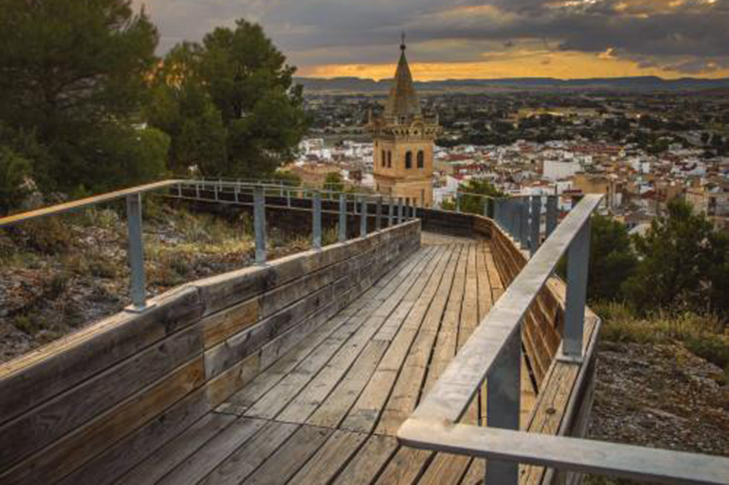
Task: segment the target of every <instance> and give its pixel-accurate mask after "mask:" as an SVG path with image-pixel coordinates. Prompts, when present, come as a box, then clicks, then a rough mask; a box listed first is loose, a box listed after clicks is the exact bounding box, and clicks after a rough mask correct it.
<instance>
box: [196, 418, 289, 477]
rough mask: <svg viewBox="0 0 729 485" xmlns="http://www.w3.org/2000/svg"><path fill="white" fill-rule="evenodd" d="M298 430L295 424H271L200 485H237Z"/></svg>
mask: <svg viewBox="0 0 729 485" xmlns="http://www.w3.org/2000/svg"><path fill="white" fill-rule="evenodd" d="M297 429H298V426H297V425H295V424H288V423H277V422H275V421H272V422H269V423H268V424H267V425H266V427H265V428H263V429H262V430H261V431H260V432H259V433H258V434H257V435H255V436H254V437H253V438H252V439H251V440H249V441H248V442H246V444H245V445H243V446H241V447H240V448H238V449H237V450H236V451H235V452H233V453H232V454H231V455H229V456H228V457H227V458H226V459H225V460H224V461H223V462H222V463H220V464H219V465H218V466H217V467H216V468H215V469H214V470H213V471H212V472H210V473H209V474H208V475H207V476H206V477H205V478H204V479H203V480H201V481H200V482H199V484H200V485H213V484H215V485H237V484H239V483H241V482H242V481H243V480H244V479H245V478H246V477H248V476H249V475H250V474H251V473H253V471H254V470H256V469H257V468H258V467H259V466H260V465H261V464H262V463H263V462H264V461H266V460H267V459H268V458H269V457H270V456H271V455H273V454H274V453H275V452H276V450H278V449H279V448H280V447H281V445H282V444H283V443H284V442H285V441H286V440H287V439H289V438H290V437H291V435H293V434H294V432H295V431H296V430H297Z"/></svg>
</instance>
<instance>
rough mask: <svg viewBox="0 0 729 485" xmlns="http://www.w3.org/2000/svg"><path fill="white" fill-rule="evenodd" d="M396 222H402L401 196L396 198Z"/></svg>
mask: <svg viewBox="0 0 729 485" xmlns="http://www.w3.org/2000/svg"><path fill="white" fill-rule="evenodd" d="M397 223H398V224H402V197H398V198H397Z"/></svg>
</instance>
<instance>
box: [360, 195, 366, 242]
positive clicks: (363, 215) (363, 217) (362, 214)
mask: <svg viewBox="0 0 729 485" xmlns="http://www.w3.org/2000/svg"><path fill="white" fill-rule="evenodd" d="M359 235H360V236H361V237H365V236H366V235H367V198H366V197H362V210H361V211H360V213H359Z"/></svg>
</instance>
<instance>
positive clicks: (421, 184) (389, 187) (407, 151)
mask: <svg viewBox="0 0 729 485" xmlns="http://www.w3.org/2000/svg"><path fill="white" fill-rule="evenodd" d="M400 49H401V51H402V53H401V54H400V62H399V63H398V65H397V71H396V73H395V79H394V82H393V86H392V88H391V90H390V97H389V99H388V101H387V105H386V106H385V111H384V113H383V115H382V117H379V118H376V119H374V120H373V119H370V122H369V124H368V125H367V131H368V132H369V133H370V134H371V135H372V138H373V142H374V147H373V150H374V158H373V172H374V178H375V190H377V191H378V192H380V193H381V194H385V195H388V196H392V197H401V198H403V199H404V200H405V201H406V202H408V203H410V204H414V205H418V206H422V207H431V206H432V205H433V183H432V177H433V145H434V140H435V138H436V136H438V134H440V132H441V128H440V126H438V122H437V120H432V119H427V118H426V117H425V116H424V115H423V112H422V109H421V107H420V99H419V98H418V95H417V93H416V92H415V88H414V86H413V78H412V74H411V73H410V67H409V66H408V61H407V59H406V57H405V42H404V39H403V43H402V44H401V46H400Z"/></svg>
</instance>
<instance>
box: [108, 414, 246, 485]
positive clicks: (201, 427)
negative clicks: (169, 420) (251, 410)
mask: <svg viewBox="0 0 729 485" xmlns="http://www.w3.org/2000/svg"><path fill="white" fill-rule="evenodd" d="M234 420H235V417H233V416H228V415H225V414H215V413H209V414H206V415H205V416H203V418H202V419H199V420H198V421H197V422H196V423H195V424H193V425H192V426H190V427H189V428H187V429H186V430H185V431H184V432H183V433H182V434H180V435H179V436H177V437H176V438H175V439H174V440H172V441H170V442H168V443H167V444H165V446H163V447H162V448H160V449H159V450H157V451H156V452H154V453H152V454H151V455H150V456H149V457H148V458H147V459H146V460H144V461H143V462H141V463H140V464H139V465H137V466H135V467H134V468H133V469H132V470H130V471H129V472H128V473H127V474H125V475H124V476H123V477H121V478H120V479H119V480H117V481H116V483H117V484H119V485H152V484H154V483H157V480H159V479H161V478H162V477H163V476H165V475H166V474H167V473H168V472H169V471H170V470H172V469H173V468H175V467H176V466H177V465H179V464H180V463H182V462H183V461H184V460H185V459H187V458H188V457H189V456H191V455H192V454H193V453H195V451H196V450H198V449H199V448H200V447H201V446H203V445H204V444H205V442H207V441H208V440H210V439H211V438H212V437H213V436H215V435H216V434H218V433H219V432H220V431H222V430H223V429H224V428H225V427H226V426H228V425H229V424H230V423H232V422H233V421H234Z"/></svg>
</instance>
